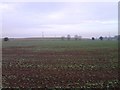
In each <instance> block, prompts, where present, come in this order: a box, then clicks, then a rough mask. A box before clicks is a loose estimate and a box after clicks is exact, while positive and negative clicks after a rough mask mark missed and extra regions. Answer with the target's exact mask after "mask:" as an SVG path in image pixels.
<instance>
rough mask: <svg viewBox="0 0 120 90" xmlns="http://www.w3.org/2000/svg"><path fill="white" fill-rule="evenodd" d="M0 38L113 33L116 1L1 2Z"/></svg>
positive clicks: (116, 30)
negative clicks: (0, 28) (1, 36)
mask: <svg viewBox="0 0 120 90" xmlns="http://www.w3.org/2000/svg"><path fill="white" fill-rule="evenodd" d="M0 9H1V10H2V29H3V30H2V35H3V37H5V36H8V37H41V36H42V32H43V33H44V36H66V35H67V34H70V35H71V36H74V35H76V34H77V35H80V36H82V37H92V36H94V37H99V36H101V35H102V36H109V35H111V36H114V35H117V34H118V3H117V2H78V3H76V2H16V3H15V2H11V3H1V4H0Z"/></svg>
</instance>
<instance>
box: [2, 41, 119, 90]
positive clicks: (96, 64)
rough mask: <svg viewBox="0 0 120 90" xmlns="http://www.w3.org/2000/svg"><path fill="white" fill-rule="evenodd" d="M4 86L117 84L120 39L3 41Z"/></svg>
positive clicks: (102, 85)
mask: <svg viewBox="0 0 120 90" xmlns="http://www.w3.org/2000/svg"><path fill="white" fill-rule="evenodd" d="M2 65H3V73H2V76H3V87H34V88H38V87H39V88H41V87H49V88H52V87H58V88H60V87H66V88H70V87H75V88H77V87H78V88H117V87H118V69H119V68H118V42H117V41H115V40H114V41H111V40H109V41H100V40H95V41H92V40H78V41H75V40H70V41H67V40H27V39H25V40H24V39H23V40H17V39H16V40H10V41H8V42H4V41H3V61H2Z"/></svg>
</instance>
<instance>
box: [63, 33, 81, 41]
mask: <svg viewBox="0 0 120 90" xmlns="http://www.w3.org/2000/svg"><path fill="white" fill-rule="evenodd" d="M61 39H62V40H65V39H66V40H71V39H74V40H81V36H78V35H75V36H74V38H71V35H70V34H68V35H67V37H65V36H62V37H61Z"/></svg>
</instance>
